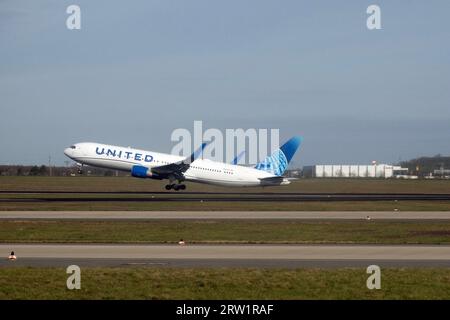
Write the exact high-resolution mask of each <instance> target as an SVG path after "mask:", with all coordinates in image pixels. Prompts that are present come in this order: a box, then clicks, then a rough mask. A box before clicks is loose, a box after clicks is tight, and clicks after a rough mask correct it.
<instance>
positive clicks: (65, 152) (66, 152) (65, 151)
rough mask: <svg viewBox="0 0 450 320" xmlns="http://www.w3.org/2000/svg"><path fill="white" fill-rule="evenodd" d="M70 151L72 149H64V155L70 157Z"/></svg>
mask: <svg viewBox="0 0 450 320" xmlns="http://www.w3.org/2000/svg"><path fill="white" fill-rule="evenodd" d="M71 151H72V149H70V148H65V149H64V154H65V155H66V156H68V157H70V156H71V154H72V153H71Z"/></svg>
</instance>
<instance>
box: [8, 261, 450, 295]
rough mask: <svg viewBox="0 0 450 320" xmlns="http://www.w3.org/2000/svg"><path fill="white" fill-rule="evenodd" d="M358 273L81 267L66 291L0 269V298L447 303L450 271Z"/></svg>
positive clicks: (33, 272)
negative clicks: (370, 281)
mask: <svg viewBox="0 0 450 320" xmlns="http://www.w3.org/2000/svg"><path fill="white" fill-rule="evenodd" d="M368 276H369V275H368V274H366V270H365V269H362V268H357V269H293V270H291V269H248V268H215V269H207V268H200V269H185V268H180V269H172V268H82V270H81V289H80V290H68V289H67V288H66V280H67V277H68V275H67V274H66V272H65V269H63V268H23V267H17V268H16V267H13V268H6V269H5V268H3V269H0V299H450V269H428V268H424V269H408V268H406V269H382V271H381V289H380V290H369V289H367V287H366V281H367V278H368Z"/></svg>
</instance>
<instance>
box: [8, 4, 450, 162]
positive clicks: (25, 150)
mask: <svg viewBox="0 0 450 320" xmlns="http://www.w3.org/2000/svg"><path fill="white" fill-rule="evenodd" d="M373 3H375V4H378V5H379V6H380V7H381V19H382V30H375V31H369V30H368V29H367V28H366V19H367V17H368V15H367V14H366V8H367V7H368V6H369V5H370V4H373ZM70 4H77V5H79V6H80V7H81V15H82V29H81V30H78V31H70V30H68V29H67V28H66V25H65V22H66V19H67V17H68V15H67V14H66V8H67V6H68V5H70ZM448 12H450V2H448V1H428V2H425V1H377V2H373V1H361V0H359V1H358V0H355V1H298V0H296V1H287V0H283V1H261V0H254V1H234V0H229V1H211V0H209V1H208V0H201V1H199V0H192V1H181V0H179V1H168V0H159V1H144V0H141V1H132V2H127V1H106V0H105V1H100V0H97V1H81V0H72V1H56V0H54V1H50V0H41V1H32V0H27V1H26V0H0V38H1V47H0V57H1V60H0V97H1V100H0V101H1V102H0V150H1V151H0V163H1V164H6V163H21V164H35V163H36V164H40V163H46V162H47V161H48V156H49V155H51V156H52V159H53V160H54V162H55V163H57V164H62V163H63V161H64V160H66V159H65V157H64V155H63V153H62V150H63V149H64V147H65V146H67V145H70V144H71V143H73V142H79V141H98V142H103V143H110V144H117V145H132V146H136V147H140V148H144V149H150V150H158V151H162V152H169V151H170V150H171V148H172V146H173V145H174V143H172V142H171V141H170V134H171V132H172V131H173V130H174V129H176V128H187V129H192V127H193V121H194V120H203V126H204V128H219V129H226V128H240V127H242V128H279V129H280V136H281V138H282V140H284V139H287V138H288V137H290V136H291V135H294V134H301V135H303V136H304V144H303V148H302V150H301V152H300V153H299V154H298V155H296V157H295V158H294V160H295V163H296V164H298V165H306V164H314V163H369V162H370V161H371V160H378V161H380V162H388V163H389V162H397V161H398V160H400V159H402V160H405V159H409V158H412V157H416V156H421V155H434V154H437V153H441V154H449V153H450V152H449V149H450V90H449V85H450V58H449V57H450V42H449V41H448V39H450V25H449V24H448V21H447V19H448Z"/></svg>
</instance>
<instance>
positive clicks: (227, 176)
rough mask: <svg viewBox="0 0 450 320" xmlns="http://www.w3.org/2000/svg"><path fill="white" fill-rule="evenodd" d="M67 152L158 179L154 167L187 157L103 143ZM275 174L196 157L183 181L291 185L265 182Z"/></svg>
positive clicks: (96, 164) (86, 161) (79, 158)
mask: <svg viewBox="0 0 450 320" xmlns="http://www.w3.org/2000/svg"><path fill="white" fill-rule="evenodd" d="M64 154H65V155H66V156H68V157H69V158H71V159H72V160H74V161H76V162H78V163H80V164H83V165H89V166H94V167H101V168H106V169H112V170H121V171H127V172H131V171H132V170H133V167H135V166H139V167H145V168H148V169H149V171H148V172H149V173H148V176H146V178H154V179H158V177H157V175H153V176H152V173H151V169H152V168H157V167H161V166H164V165H169V164H172V163H178V162H180V161H183V160H185V158H183V157H180V156H175V155H170V154H164V153H158V152H153V151H145V150H140V149H133V148H126V147H120V146H113V145H105V144H100V143H91V142H84V143H77V144H75V145H72V146H71V147H70V148H67V149H65V150H64ZM271 177H274V175H273V174H271V173H268V172H266V171H262V170H258V169H255V168H250V167H244V166H239V165H233V164H228V163H222V162H216V161H211V160H208V159H196V160H194V161H193V162H192V163H191V164H190V166H189V168H188V169H187V170H186V171H185V172H184V173H183V180H186V181H192V182H200V183H208V184H214V185H221V186H267V185H281V184H289V183H290V182H289V181H288V179H283V178H282V179H281V181H277V183H276V184H273V183H268V182H267V181H262V180H261V179H264V178H271Z"/></svg>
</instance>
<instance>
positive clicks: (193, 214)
mask: <svg viewBox="0 0 450 320" xmlns="http://www.w3.org/2000/svg"><path fill="white" fill-rule="evenodd" d="M367 217H369V218H370V219H373V220H376V219H379V220H450V211H419V212H418V211H402V212H400V211H384V212H383V211H382V212H380V211H376V212H375V211H374V212H372V211H341V212H339V211H333V212H331V211H0V220H1V219H9V220H11V219H50V220H53V219H81V220H88V219H94V220H95V219H96V220H161V219H180V220H183V219H194V220H202V219H220V220H226V219H250V220H253V219H255V220H256V219H279V220H317V219H326V220H361V219H367Z"/></svg>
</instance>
